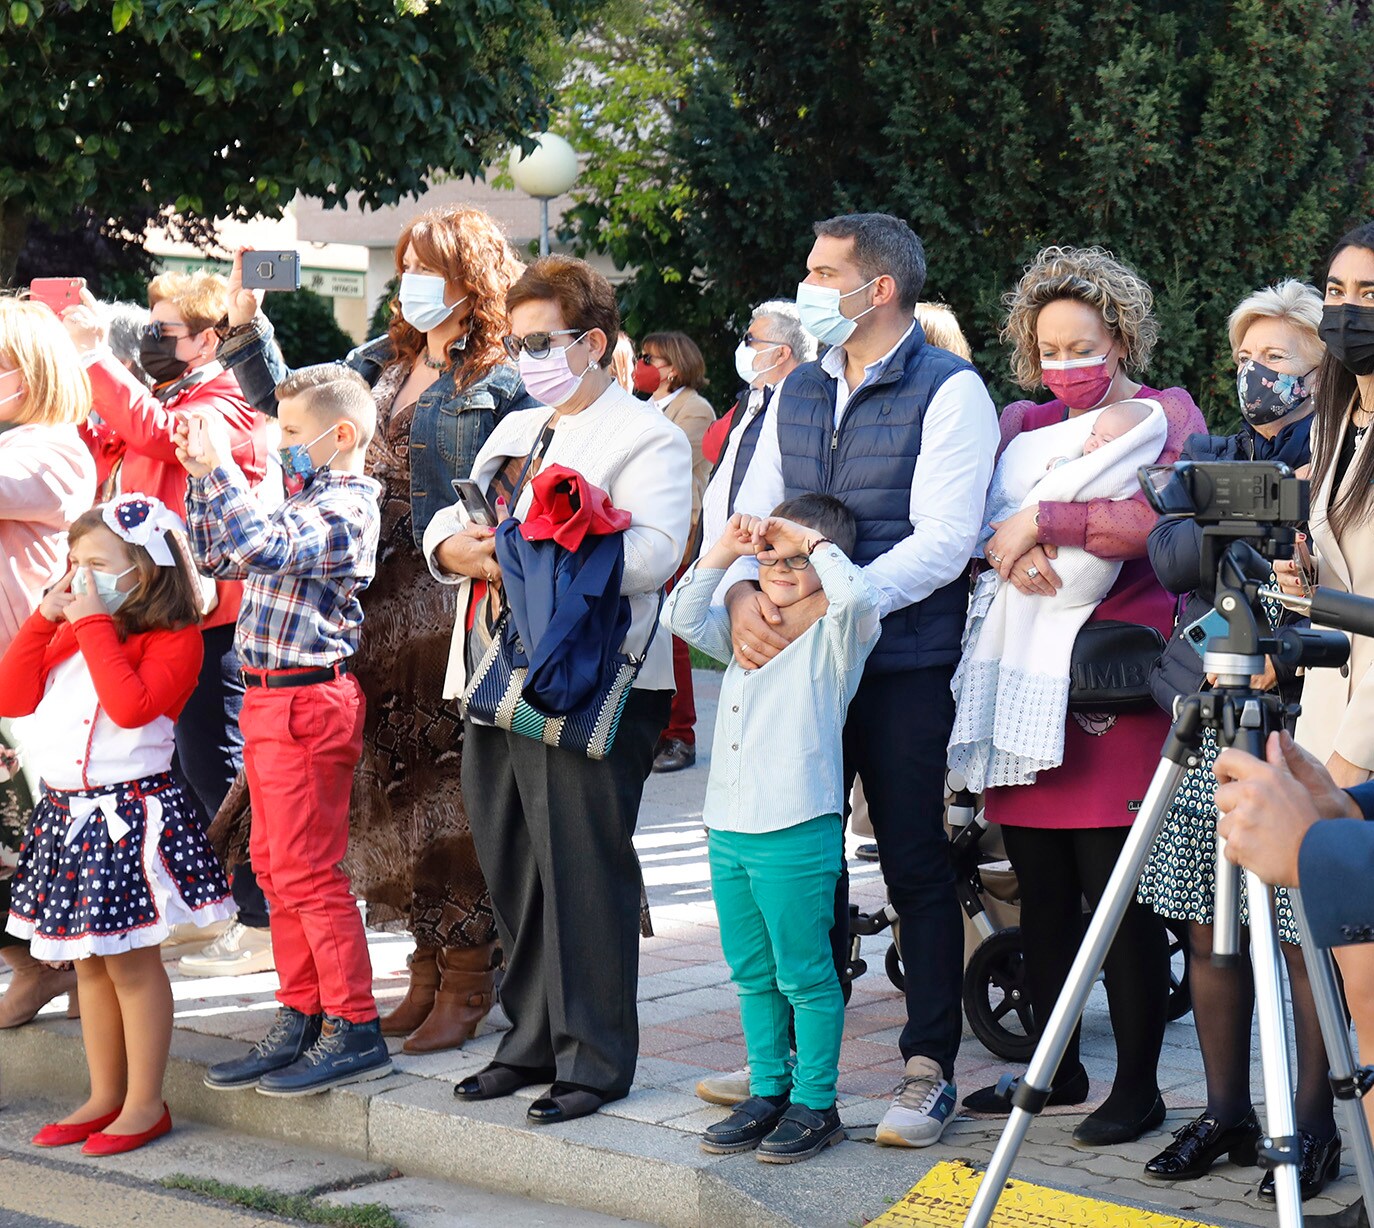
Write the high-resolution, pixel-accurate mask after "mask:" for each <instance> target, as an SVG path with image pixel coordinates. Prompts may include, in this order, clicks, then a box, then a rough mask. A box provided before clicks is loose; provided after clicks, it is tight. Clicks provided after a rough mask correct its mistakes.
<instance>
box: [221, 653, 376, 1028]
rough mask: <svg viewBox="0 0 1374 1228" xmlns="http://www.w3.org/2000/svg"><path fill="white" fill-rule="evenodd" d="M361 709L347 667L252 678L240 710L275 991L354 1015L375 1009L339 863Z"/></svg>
mask: <svg viewBox="0 0 1374 1228" xmlns="http://www.w3.org/2000/svg"><path fill="white" fill-rule="evenodd" d="M364 710H365V704H364V701H363V693H362V688H361V687H360V686H359V685H358V681H357V679H356V678H354V677H353V676H352V675H351V674H345V675H344V676H343V677H342V678H336V679H334V680H332V681H330V682H318V683H313V684H311V685H309V686H302V687H284V688H282V689H280V690H273V689H268V688H265V687H249V688H248V693H247V694H246V695H245V696H244V699H243V712H242V714H241V715H240V717H239V726H240V728H241V729H242V731H243V766H244V769H245V771H246V772H247V775H248V793H249V797H250V798H251V799H252V803H253V828H252V833H251V836H250V839H249V853H250V855H251V857H252V861H253V869H254V871H256V873H257V876H258V882H259V883H260V884H261V885H262V889H263V893H264V894H265V895H266V896H267V902H268V905H269V907H270V917H271V925H272V951H273V954H274V955H275V956H276V960H277V976H278V978H279V980H280V981H281V988H280V989H279V990H278V991H277V1001H278V1002H280V1003H281V1004H282V1005H283V1006H289V1007H292V1008H294V1009H295V1010H298V1011H301V1012H302V1013H303V1014H306V1015H316V1014H319V1013H320V1011H324V1013H325V1014H327V1015H334V1016H337V1017H338V1018H341V1019H347V1020H349V1021H350V1022H351V1023H366V1022H368V1021H369V1020H372V1019H375V1018H377V1004H376V1002H375V1000H374V999H373V997H372V961H371V960H370V959H369V958H368V954H367V935H366V932H365V930H364V929H363V920H362V917H361V916H360V915H359V913H358V903H357V901H356V900H355V899H354V898H353V892H352V890H351V889H350V887H349V882H348V875H346V874H345V873H344V872H343V870H342V869H341V868H340V866H339V863H340V862H341V861H342V860H343V858H344V853H345V851H346V850H347V848H348V803H349V797H350V795H351V793H352V791H353V769H354V768H355V767H356V766H357V763H358V758H359V756H360V755H361V754H362V748H363V713H364Z"/></svg>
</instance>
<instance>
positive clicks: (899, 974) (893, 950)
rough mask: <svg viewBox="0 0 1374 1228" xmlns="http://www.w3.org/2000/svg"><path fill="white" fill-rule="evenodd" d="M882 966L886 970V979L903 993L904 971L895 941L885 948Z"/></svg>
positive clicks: (904, 983)
mask: <svg viewBox="0 0 1374 1228" xmlns="http://www.w3.org/2000/svg"><path fill="white" fill-rule="evenodd" d="M883 967H884V968H885V969H886V970H887V979H888V980H889V981H891V982H892V983H893V985H895V986H896V987H897V988H898V989H900V990H901V991H902V992H903V993H905V992H906V973H905V972H904V971H903V970H902V953H901V951H899V950H898V949H897V944H896V943H895V942H894V943H893V944H892V945H891V946H890V947H888V949H887V958H886V959H885V960H884V961H883Z"/></svg>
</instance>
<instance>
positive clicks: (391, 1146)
mask: <svg viewBox="0 0 1374 1228" xmlns="http://www.w3.org/2000/svg"><path fill="white" fill-rule="evenodd" d="M247 1049H248V1046H247V1045H246V1044H244V1043H242V1042H239V1041H231V1040H223V1039H219V1038H215V1037H209V1036H203V1035H200V1034H197V1033H193V1032H187V1031H183V1030H180V1029H178V1030H177V1031H176V1032H174V1034H173V1038H172V1055H171V1061H170V1062H169V1063H168V1067H167V1080H166V1097H167V1102H168V1104H169V1105H170V1106H171V1109H172V1112H173V1114H174V1115H179V1116H182V1117H188V1118H191V1119H193V1120H196V1121H201V1122H205V1123H207V1124H210V1125H214V1126H220V1127H223V1128H225V1129H230V1130H235V1131H239V1132H242V1133H245V1134H250V1135H255V1136H257V1137H261V1138H270V1139H276V1140H281V1141H284V1142H290V1143H294V1144H298V1145H302V1146H308V1147H315V1148H320V1149H324V1150H328V1151H333V1152H336V1153H340V1154H342V1155H346V1156H351V1157H353V1158H355V1159H358V1160H365V1161H367V1162H369V1163H372V1164H378V1165H386V1166H389V1167H392V1168H396V1169H399V1170H400V1171H401V1172H403V1173H405V1174H407V1175H415V1176H428V1177H437V1178H439V1179H441V1180H446V1181H454V1182H461V1183H466V1184H471V1185H477V1186H481V1187H484V1188H487V1189H492V1190H498V1191H502V1192H505V1193H509V1194H518V1195H522V1196H524V1197H528V1198H534V1199H538V1200H539V1201H541V1202H546V1203H552V1204H562V1205H572V1206H576V1207H580V1208H583V1209H585V1210H589V1211H598V1212H601V1213H602V1214H607V1215H618V1216H623V1217H625V1218H627V1219H634V1220H640V1221H645V1222H648V1223H651V1224H658V1225H661V1226H662V1228H701V1226H703V1225H719V1224H722V1223H728V1224H730V1225H732V1228H734V1226H738V1228H790V1226H792V1225H795V1224H798V1223H807V1222H811V1223H820V1222H825V1223H834V1222H835V1221H833V1220H824V1221H821V1220H804V1221H799V1220H796V1219H794V1218H792V1217H791V1216H790V1215H781V1214H778V1213H777V1212H775V1211H772V1210H770V1209H769V1208H768V1207H767V1206H765V1205H764V1204H763V1203H762V1202H760V1201H759V1200H758V1199H757V1198H755V1197H753V1196H752V1195H751V1194H750V1193H748V1192H746V1190H745V1189H743V1188H740V1186H739V1185H737V1184H736V1183H735V1182H733V1181H732V1180H730V1178H729V1177H728V1175H726V1174H725V1173H723V1172H720V1171H718V1170H722V1169H726V1168H743V1165H742V1164H741V1163H740V1159H741V1157H722V1158H713V1157H709V1156H706V1155H704V1154H702V1153H701V1152H699V1151H698V1150H697V1148H696V1145H695V1141H694V1139H693V1136H691V1135H689V1134H685V1133H683V1132H682V1131H678V1130H672V1129H668V1128H665V1127H662V1126H655V1125H651V1124H648V1123H641V1122H634V1121H628V1120H625V1119H620V1118H612V1117H606V1116H601V1115H597V1116H594V1117H591V1118H587V1119H584V1120H582V1121H578V1122H572V1123H569V1124H568V1125H566V1126H556V1127H544V1128H537V1127H529V1126H526V1125H524V1124H523V1123H524V1120H525V1118H524V1111H525V1107H526V1104H525V1101H524V1100H521V1099H518V1098H514V1099H508V1100H502V1101H493V1102H490V1103H485V1104H477V1105H459V1103H458V1102H457V1101H455V1100H454V1099H453V1097H452V1094H451V1092H450V1090H449V1088H448V1086H447V1085H446V1084H441V1083H438V1082H437V1081H435V1080H432V1079H421V1078H416V1077H414V1076H410V1075H404V1074H397V1075H392V1076H390V1077H388V1078H386V1079H382V1080H378V1081H376V1082H374V1083H364V1084H359V1085H358V1086H357V1087H345V1088H340V1089H337V1090H335V1091H332V1092H330V1093H328V1095H327V1096H324V1097H307V1098H303V1099H300V1100H289V1099H288V1100H282V1099H277V1098H272V1099H268V1098H267V1097H265V1096H258V1095H256V1094H253V1093H251V1092H213V1091H211V1090H210V1089H209V1088H207V1087H205V1086H204V1084H203V1082H202V1077H203V1074H204V1071H205V1067H206V1066H207V1065H208V1064H209V1063H211V1062H215V1061H221V1060H223V1059H225V1058H228V1057H235V1056H239V1055H241V1054H243V1053H245V1052H247ZM85 1090H86V1065H85V1058H84V1055H83V1052H82V1046H81V1033H80V1025H79V1024H77V1023H75V1022H69V1021H67V1020H60V1021H52V1022H47V1021H44V1022H42V1023H37V1024H32V1025H30V1026H28V1027H24V1028H17V1029H15V1030H13V1031H11V1032H8V1033H7V1034H6V1035H5V1037H4V1039H3V1041H2V1042H0V1092H3V1094H4V1096H5V1098H6V1099H13V1098H18V1097H28V1096H34V1097H41V1098H43V1099H46V1100H59V1099H60V1100H71V1099H75V1098H78V1097H80V1096H82V1095H84V1094H85ZM744 1161H745V1163H748V1165H749V1168H756V1167H758V1166H757V1165H755V1164H753V1163H751V1162H749V1159H748V1157H744ZM746 1173H747V1170H746ZM743 1175H745V1173H741V1176H743ZM748 1175H752V1174H748Z"/></svg>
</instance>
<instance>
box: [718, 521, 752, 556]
mask: <svg viewBox="0 0 1374 1228" xmlns="http://www.w3.org/2000/svg"><path fill="white" fill-rule="evenodd" d="M757 522H758V517H756V516H746V515H744V514H743V513H741V512H736V513H735V514H734V515H733V516H731V517H730V522H729V523H728V524H727V525H726V526H725V532H724V533H722V534H721V535H720V541H719V542H717V543H716V546H717V548H718V549H719V550H721V551H723V552H725V553H727V554H731V555H733V556H734V557H735V558H743V557H744V556H745V555H749V554H753V553H754V525H755V524H756V523H757Z"/></svg>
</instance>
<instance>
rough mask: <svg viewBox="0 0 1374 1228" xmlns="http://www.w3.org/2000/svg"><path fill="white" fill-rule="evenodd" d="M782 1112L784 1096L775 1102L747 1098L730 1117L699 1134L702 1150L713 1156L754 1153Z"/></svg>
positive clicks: (784, 1105)
mask: <svg viewBox="0 0 1374 1228" xmlns="http://www.w3.org/2000/svg"><path fill="white" fill-rule="evenodd" d="M785 1112H787V1097H786V1096H781V1097H779V1098H778V1101H777V1102H776V1103H775V1102H774V1101H773V1100H772V1099H771V1098H769V1097H768V1096H750V1097H749V1099H748V1100H745V1101H743V1102H742V1103H741V1104H738V1105H736V1106H735V1111H734V1112H733V1113H731V1114H730V1116H729V1117H727V1118H725V1119H724V1120H723V1121H718V1122H716V1123H715V1125H712V1126H707V1127H706V1129H705V1130H704V1131H703V1132H702V1135H701V1149H702V1151H708V1152H710V1153H711V1154H712V1155H716V1156H728V1155H734V1153H735V1152H737V1151H753V1149H754V1148H755V1147H757V1146H758V1145H759V1144H760V1143H761V1142H763V1140H764V1139H766V1138H767V1137H768V1136H769V1135H770V1134H772V1133H773V1129H774V1127H775V1126H776V1125H777V1124H778V1122H779V1121H781V1120H782V1115H783V1114H784V1113H785Z"/></svg>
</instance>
